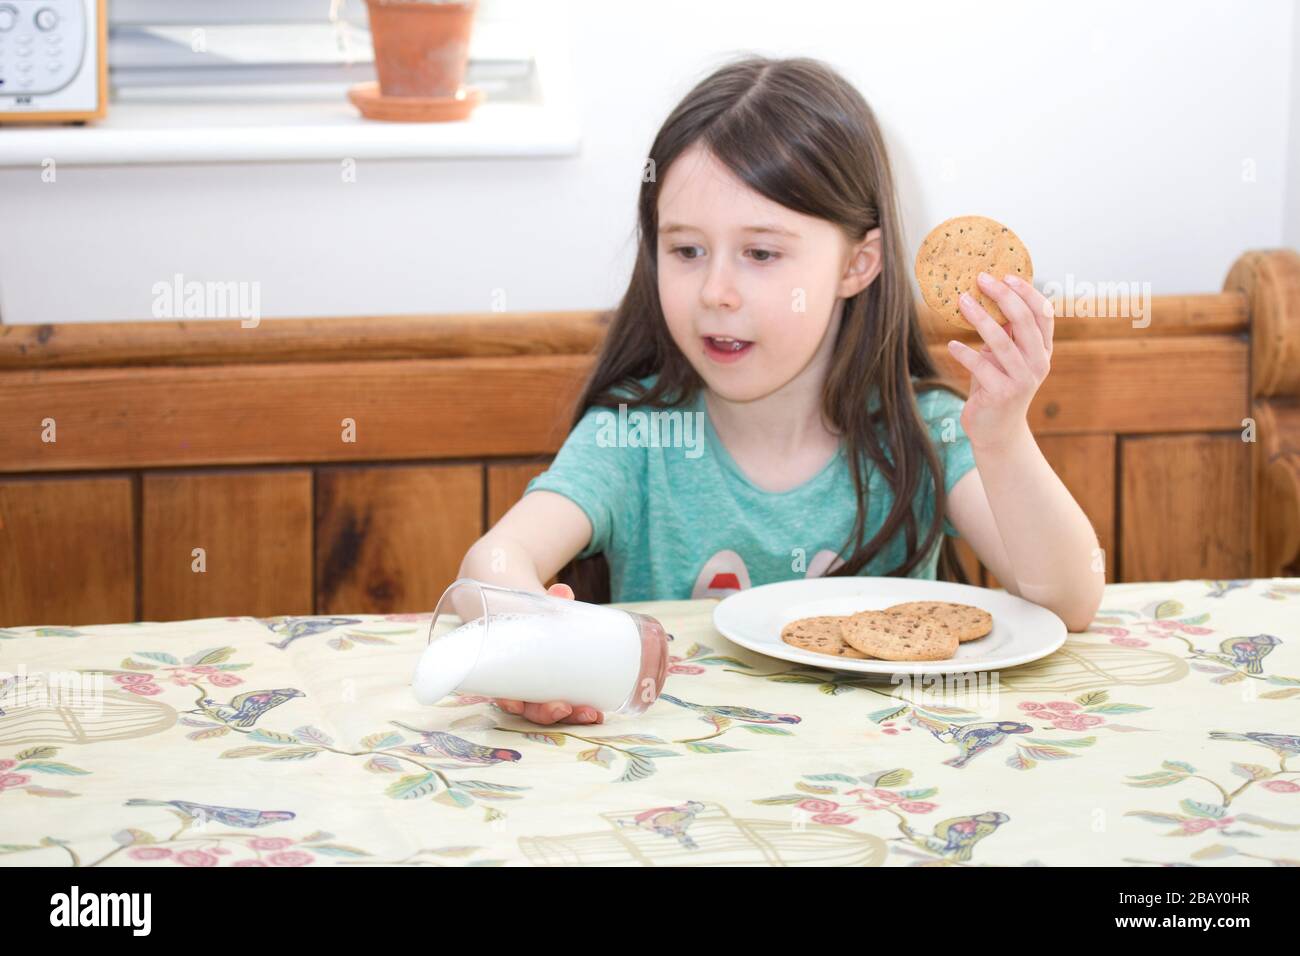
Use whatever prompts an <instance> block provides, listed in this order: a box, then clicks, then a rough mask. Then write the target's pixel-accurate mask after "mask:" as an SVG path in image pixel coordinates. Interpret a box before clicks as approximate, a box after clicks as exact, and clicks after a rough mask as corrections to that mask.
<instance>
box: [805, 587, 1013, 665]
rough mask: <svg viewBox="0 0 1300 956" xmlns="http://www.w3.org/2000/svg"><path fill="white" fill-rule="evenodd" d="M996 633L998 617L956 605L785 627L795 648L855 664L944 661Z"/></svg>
mask: <svg viewBox="0 0 1300 956" xmlns="http://www.w3.org/2000/svg"><path fill="white" fill-rule="evenodd" d="M992 630H993V615H991V614H989V612H988V611H986V610H984V609H983V608H978V607H975V606H973V605H970V604H957V603H954V602H952V601H907V602H906V603H903V604H895V605H893V606H892V607H887V608H885V609H884V610H883V611H858V612H857V613H856V614H843V615H820V616H816V617H801V618H798V619H796V620H793V621H791V622H790V623H789V624H787V625H786V626H785V627H783V628H781V640H782V641H784V642H785V643H787V644H789V645H790V646H791V647H798V648H800V649H801V650H805V651H814V652H816V653H818V654H829V655H831V656H832V657H843V658H849V659H853V660H882V661H942V660H947V659H948V658H950V657H953V656H954V655H955V654H956V653H957V647H958V646H959V645H961V644H964V643H966V642H967V641H975V640H978V639H979V638H981V637H984V636H986V635H987V634H989V633H990V632H992Z"/></svg>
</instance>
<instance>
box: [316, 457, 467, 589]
mask: <svg viewBox="0 0 1300 956" xmlns="http://www.w3.org/2000/svg"><path fill="white" fill-rule="evenodd" d="M315 520H316V555H315V561H316V613H317V614H342V613H352V614H359V613H363V614H395V613H403V612H419V611H431V610H433V608H434V607H435V606H436V605H437V603H438V598H440V597H441V596H442V592H443V591H445V590H446V589H447V586H448V585H449V584H451V583H452V582H453V581H454V580H456V574H457V572H458V571H459V570H460V562H461V559H462V558H463V557H464V556H465V552H466V551H468V550H469V548H470V546H471V545H472V544H473V543H474V542H475V541H476V540H477V539H478V538H479V536H480V535H481V534H482V533H483V468H482V466H481V465H445V466H433V467H416V466H395V467H385V466H374V467H364V466H358V467H355V468H322V469H320V470H318V471H317V473H316V516H315Z"/></svg>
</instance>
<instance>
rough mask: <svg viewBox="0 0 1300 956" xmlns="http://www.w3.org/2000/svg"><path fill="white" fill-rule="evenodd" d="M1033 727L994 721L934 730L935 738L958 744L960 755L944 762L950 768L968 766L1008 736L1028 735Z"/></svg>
mask: <svg viewBox="0 0 1300 956" xmlns="http://www.w3.org/2000/svg"><path fill="white" fill-rule="evenodd" d="M1033 729H1034V728H1033V727H1031V726H1029V725H1028V724H1022V723H1020V722H1019V721H1015V720H994V721H989V722H988V723H980V724H954V725H952V726H951V727H949V728H948V729H947V730H932V731H930V733H932V734H933V735H934V736H935V738H937V739H938V740H942V741H943V742H944V743H951V744H956V745H957V749H958V750H959V751H960V753H959V754H958V755H957V756H956V757H949V758H948V759H947V760H945V761H944V763H945V764H947V765H948V766H949V767H957V768H958V769H960V768H962V767H964V766H966V764H968V763H970V762H971V761H972V760H974V759H975V758H976V757H978V756H979V755H980V754H982V753H983V752H984V751H986V750H989V749H991V748H993V747H996V746H997V745H998V744H1000V743H1002V741H1004V740H1006V739H1007V737H1008V736H1011V735H1013V734H1027V733H1030V732H1032V731H1033Z"/></svg>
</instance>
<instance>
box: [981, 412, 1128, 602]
mask: <svg viewBox="0 0 1300 956" xmlns="http://www.w3.org/2000/svg"><path fill="white" fill-rule="evenodd" d="M1034 440H1035V441H1037V442H1038V447H1039V448H1040V449H1041V450H1042V452H1043V457H1044V458H1046V459H1047V463H1048V464H1049V465H1051V466H1052V470H1053V471H1054V472H1056V474H1057V476H1058V477H1059V478H1060V479H1061V481H1062V482H1063V483H1064V485H1065V487H1066V488H1068V489H1069V491H1070V494H1071V495H1072V496H1073V497H1074V500H1075V501H1077V502H1078V503H1079V507H1080V508H1082V509H1083V513H1084V514H1085V515H1087V516H1088V520H1089V521H1091V522H1092V527H1093V530H1094V531H1096V532H1097V540H1098V543H1099V544H1100V545H1101V548H1102V551H1103V552H1104V557H1105V561H1106V581H1107V582H1108V583H1112V584H1113V583H1115V582H1116V581H1118V580H1119V577H1118V576H1117V571H1118V569H1117V566H1116V557H1117V555H1116V552H1115V535H1116V528H1115V448H1116V445H1115V436H1114V435H1035V436H1034ZM984 579H985V581H986V582H987V586H988V587H991V588H1000V587H1002V585H1001V584H1000V583H998V579H997V577H995V576H994V574H993V573H992V572H991V571H989V570H988V569H987V568H986V569H985V570H984Z"/></svg>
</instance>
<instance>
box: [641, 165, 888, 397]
mask: <svg viewBox="0 0 1300 956" xmlns="http://www.w3.org/2000/svg"><path fill="white" fill-rule="evenodd" d="M658 212H659V236H658V240H657V241H658V244H659V252H658V254H659V300H660V303H661V304H662V306H663V311H664V317H665V318H666V319H667V322H668V331H669V333H670V334H671V335H672V337H673V341H674V342H676V343H677V347H678V348H679V349H681V351H682V354H684V355H685V356H686V358H687V360H688V361H689V362H690V363H691V365H693V366H694V367H695V370H696V371H697V372H699V373H700V376H701V377H702V378H703V379H704V381H705V383H706V385H707V386H708V387H709V388H710V389H711V390H712V391H713V392H715V393H716V394H717V395H719V396H720V397H722V398H724V399H727V400H730V401H737V402H743V401H751V400H753V399H757V398H762V397H764V396H766V395H770V394H772V393H773V392H775V391H777V390H778V389H781V388H783V387H784V386H786V385H787V384H789V383H790V382H792V381H794V380H795V379H796V378H798V377H799V376H801V375H811V376H817V377H818V378H817V380H818V381H820V380H821V377H822V376H824V375H825V372H826V369H827V368H828V367H829V364H830V355H831V349H832V347H833V345H834V342H835V337H836V333H837V332H838V329H839V319H840V312H841V306H842V300H843V299H845V298H848V297H850V296H853V295H856V294H857V293H858V292H860V291H862V289H864V288H866V287H867V286H868V285H870V284H871V282H872V280H874V279H875V277H876V275H877V274H878V273H879V271H880V242H879V237H880V230H879V229H873V230H871V231H870V232H869V233H867V235H866V237H865V238H864V239H863V240H862V242H860V243H858V244H857V245H855V246H850V244H849V241H848V239H847V238H846V237H845V235H844V232H843V230H841V229H840V227H839V226H837V225H835V224H833V223H831V222H828V221H826V220H824V219H817V218H814V217H812V216H805V215H803V214H801V213H797V212H795V211H793V210H791V209H787V208H786V207H785V206H782V205H780V204H778V203H775V202H773V201H772V200H770V199H768V198H767V197H765V196H762V195H760V194H759V193H757V192H755V191H754V190H753V189H751V188H750V187H749V186H747V185H746V184H745V183H743V182H741V181H740V180H739V179H738V178H736V176H735V175H734V174H733V173H732V172H731V171H730V170H729V169H727V168H726V167H725V166H723V165H722V164H721V163H719V162H718V161H717V160H716V159H715V158H714V157H713V155H712V154H711V153H710V152H708V150H706V149H705V148H704V147H702V146H699V145H698V144H697V145H694V146H692V147H690V148H689V149H687V150H686V151H684V152H683V153H682V154H681V155H680V156H679V157H678V159H677V160H676V161H675V162H673V163H672V165H671V166H670V167H669V168H668V172H667V174H666V176H665V178H664V181H663V183H662V185H661V188H660V193H659V208H658Z"/></svg>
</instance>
